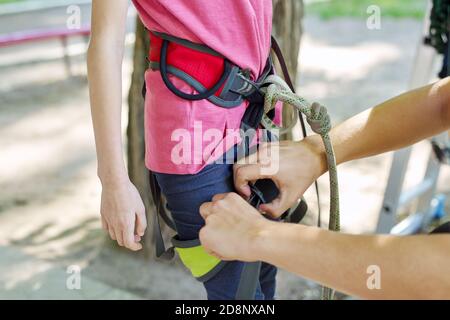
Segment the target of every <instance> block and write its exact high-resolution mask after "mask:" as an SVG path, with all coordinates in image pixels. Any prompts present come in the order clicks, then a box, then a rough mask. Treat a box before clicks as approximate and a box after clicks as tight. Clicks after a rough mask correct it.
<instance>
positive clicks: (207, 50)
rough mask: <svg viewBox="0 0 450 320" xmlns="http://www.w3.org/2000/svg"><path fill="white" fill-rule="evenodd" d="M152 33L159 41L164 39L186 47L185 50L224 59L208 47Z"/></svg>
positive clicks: (160, 33) (159, 33)
mask: <svg viewBox="0 0 450 320" xmlns="http://www.w3.org/2000/svg"><path fill="white" fill-rule="evenodd" d="M152 33H153V34H154V35H156V36H157V37H159V38H161V39H164V40H167V41H169V42H174V43H177V44H179V45H182V46H184V47H187V48H190V49H193V50H197V51H200V52H203V53H207V54H210V55H213V56H216V57H221V58H224V56H223V55H222V54H220V53H219V52H217V51H216V50H214V49H211V48H210V47H208V46H205V45H202V44H200V43H195V42H192V41H189V40H186V39H181V38H178V37H175V36H172V35H170V34H167V33H162V32H157V31H152Z"/></svg>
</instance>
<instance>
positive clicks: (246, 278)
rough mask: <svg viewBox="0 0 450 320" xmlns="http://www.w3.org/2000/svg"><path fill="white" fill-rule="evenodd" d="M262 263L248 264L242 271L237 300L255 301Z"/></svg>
mask: <svg viewBox="0 0 450 320" xmlns="http://www.w3.org/2000/svg"><path fill="white" fill-rule="evenodd" d="M260 271H261V262H260V261H257V262H247V263H245V264H244V268H243V269H242V273H241V279H240V280H239V286H238V289H237V292H236V300H255V294H256V287H257V286H258V283H259V274H260Z"/></svg>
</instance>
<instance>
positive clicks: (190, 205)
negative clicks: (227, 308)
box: [154, 164, 277, 300]
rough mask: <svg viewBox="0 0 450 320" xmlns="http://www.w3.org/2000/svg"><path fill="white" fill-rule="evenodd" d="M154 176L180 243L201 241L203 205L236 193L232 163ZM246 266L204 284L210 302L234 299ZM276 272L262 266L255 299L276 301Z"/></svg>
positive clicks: (239, 265)
mask: <svg viewBox="0 0 450 320" xmlns="http://www.w3.org/2000/svg"><path fill="white" fill-rule="evenodd" d="M154 174H155V176H156V179H157V181H158V183H159V185H160V187H161V190H162V192H163V194H164V195H165V197H166V199H167V208H168V209H169V210H170V212H171V214H172V218H173V220H174V222H175V226H176V229H177V232H178V236H179V237H180V240H192V239H197V238H198V233H199V231H200V229H201V227H202V226H203V225H204V221H203V218H202V217H201V216H200V214H199V207H200V205H201V204H202V203H204V202H207V201H211V199H212V197H213V196H214V195H215V194H218V193H225V192H232V191H234V187H233V167H232V165H230V164H211V165H209V166H207V167H205V168H204V169H203V170H202V171H200V172H199V173H197V174H194V175H174V174H162V173H154ZM243 266H244V263H243V262H240V261H231V262H229V263H228V264H227V265H226V266H225V267H224V268H223V269H222V270H221V271H220V272H219V273H218V274H217V275H215V276H214V277H213V278H212V279H210V280H208V281H206V282H204V286H205V289H206V292H207V294H208V299H210V300H233V299H234V298H235V295H236V291H237V288H238V284H239V279H240V275H241V272H242V268H243ZM276 273H277V269H276V268H275V267H274V266H272V265H269V264H266V263H262V266H261V273H260V278H259V285H258V288H257V291H256V296H255V299H257V300H272V299H274V295H275V277H276Z"/></svg>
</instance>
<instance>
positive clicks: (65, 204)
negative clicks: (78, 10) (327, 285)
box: [0, 17, 450, 299]
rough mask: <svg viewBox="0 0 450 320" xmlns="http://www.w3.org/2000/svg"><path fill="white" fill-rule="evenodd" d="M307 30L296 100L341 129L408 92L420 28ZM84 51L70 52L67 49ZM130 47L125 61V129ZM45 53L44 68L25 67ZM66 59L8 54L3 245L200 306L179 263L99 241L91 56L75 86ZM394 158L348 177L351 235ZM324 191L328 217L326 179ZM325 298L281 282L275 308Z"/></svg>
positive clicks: (369, 162)
mask: <svg viewBox="0 0 450 320" xmlns="http://www.w3.org/2000/svg"><path fill="white" fill-rule="evenodd" d="M305 31H306V33H305V36H304V38H303V41H302V48H301V55H300V57H299V59H300V68H301V69H300V75H299V77H300V78H299V80H300V82H299V92H300V93H301V94H302V95H304V96H305V97H307V98H308V99H309V100H317V101H321V102H322V103H323V104H325V105H327V106H328V107H329V109H330V113H331V116H332V119H333V121H334V122H335V123H338V122H340V121H342V120H344V119H345V118H348V117H349V116H351V115H353V114H355V113H357V112H359V111H361V110H364V109H366V108H368V107H371V106H373V105H375V104H377V103H379V102H382V101H383V100H385V99H387V98H390V97H392V96H394V95H396V94H399V93H401V92H403V91H404V90H406V89H407V84H408V79H409V75H410V72H411V68H412V65H413V58H414V53H415V49H416V46H417V44H418V42H419V37H420V33H421V23H420V22H419V21H413V20H387V19H384V20H383V24H382V29H381V30H372V31H371V30H368V29H367V28H366V27H365V21H363V20H355V19H334V20H330V21H321V20H318V19H317V18H315V17H308V18H307V19H306V21H305ZM129 40H130V42H131V41H132V38H130V39H129ZM83 48H84V44H83V43H82V42H74V43H73V45H72V47H71V50H72V52H75V53H76V52H78V51H82V50H83ZM131 48H132V47H131V46H130V45H129V46H128V50H127V56H126V60H125V63H124V79H125V82H124V86H123V92H124V111H123V115H124V117H123V119H124V120H123V125H124V129H125V124H126V94H127V89H128V86H129V75H130V72H131V68H130V67H131V60H130V57H131ZM38 53H39V54H42V55H43V56H45V57H46V58H45V59H44V60H43V61H42V59H37V58H36V59H31V60H30V59H29V57H30V56H34V57H37V56H38ZM59 55H60V48H59V46H58V43H55V42H47V43H45V44H44V45H41V46H39V47H37V46H36V45H25V46H21V47H20V51H18V50H17V48H15V49H12V48H11V49H2V50H1V51H0V79H1V81H0V150H1V156H0V190H1V192H0V247H8V248H13V249H16V250H19V251H21V252H24V253H25V254H27V255H29V256H31V257H33V258H36V259H39V260H44V261H47V262H50V263H52V264H55V265H58V266H61V267H62V268H65V267H66V266H67V265H71V264H78V265H80V266H81V267H82V268H83V275H86V276H87V277H90V278H92V279H96V280H98V281H100V282H104V283H107V284H108V285H110V286H111V287H114V288H119V289H122V290H125V291H127V292H131V293H133V294H135V295H137V296H139V297H141V298H146V299H169V298H170V299H193V298H194V299H195V298H204V293H203V290H201V285H200V284H199V283H197V282H196V281H194V280H192V279H191V278H190V277H189V276H188V275H187V272H186V271H185V270H184V269H182V268H181V267H180V265H179V263H178V262H173V263H163V262H160V261H158V262H156V261H148V260H144V259H141V258H138V257H136V256H135V255H133V254H131V253H128V252H125V251H124V250H122V249H118V248H116V247H114V245H113V244H111V242H110V241H109V240H108V239H107V238H106V237H105V235H104V234H103V232H102V231H101V229H100V222H99V219H98V211H99V200H100V186H99V182H98V180H97V178H96V159H95V148H94V144H93V134H92V129H91V121H90V110H89V102H88V89H87V81H86V78H85V75H86V71H85V65H84V63H85V60H84V59H85V57H84V55H76V56H75V57H74V58H73V66H74V72H75V74H76V75H75V76H73V77H70V78H69V77H67V75H66V74H65V70H64V67H63V64H62V61H61V59H58V58H57V57H58V56H59ZM23 57H28V59H27V62H23V60H22V58H23ZM428 152H429V147H428V144H427V143H422V144H420V145H419V146H418V147H417V148H416V150H415V152H414V154H413V161H411V162H412V169H413V170H411V171H412V174H410V175H409V176H408V181H407V185H412V184H413V183H414V182H416V181H417V180H418V179H420V178H421V176H422V174H423V165H424V163H425V161H426V156H427V155H428ZM390 160H391V154H386V155H382V156H378V157H374V158H371V159H366V160H360V161H355V162H353V163H351V164H346V165H344V166H342V167H341V170H340V173H339V177H340V182H341V190H342V193H341V199H342V210H341V212H342V225H343V229H344V230H345V231H348V232H353V233H370V232H373V231H374V228H375V226H376V221H377V213H378V211H379V209H380V205H381V201H382V196H383V192H384V188H385V184H386V179H387V176H388V170H389V165H390ZM449 181H450V176H449V170H448V168H445V169H444V171H443V173H442V175H441V181H440V184H439V189H440V191H442V192H448V191H449V188H448V182H449ZM320 186H321V190H322V192H323V195H322V202H323V203H322V208H323V210H324V212H326V211H327V208H328V207H327V181H326V179H322V180H321V181H320ZM307 198H308V199H309V202H310V206H311V208H312V210H311V213H310V214H309V215H308V218H307V220H306V222H307V223H314V218H315V213H316V210H315V205H314V197H313V196H312V194H310V193H309V194H308V196H307ZM325 218H326V217H324V221H326V219H325ZM10 267H11V269H14V265H11V266H10ZM8 290H14V286H12V287H10V288H9V289H8ZM30 290H31V289H30ZM318 296H319V290H318V286H317V285H316V284H314V283H313V282H311V281H308V280H304V279H301V278H299V277H297V276H295V275H292V274H289V273H287V272H285V271H280V272H279V277H278V298H280V299H314V298H317V297H318Z"/></svg>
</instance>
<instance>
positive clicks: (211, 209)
mask: <svg viewBox="0 0 450 320" xmlns="http://www.w3.org/2000/svg"><path fill="white" fill-rule="evenodd" d="M200 214H201V215H202V217H203V219H205V226H204V227H203V228H202V229H201V230H200V235H199V236H200V242H201V243H202V245H203V247H204V248H205V250H206V251H207V252H208V253H210V254H212V255H214V256H216V257H218V258H219V259H221V260H240V261H257V260H258V257H257V256H256V255H255V253H256V251H255V250H254V248H253V247H254V244H255V243H256V242H257V238H258V236H259V233H260V232H261V231H262V230H264V228H265V227H266V226H267V225H268V224H270V223H274V222H271V221H269V220H267V219H265V218H264V217H263V216H262V215H261V213H259V212H258V211H257V210H256V209H255V208H253V207H252V206H251V205H249V204H248V203H247V202H246V201H245V200H244V199H243V198H242V197H241V196H239V195H238V194H236V193H225V194H217V195H215V196H214V197H213V199H212V201H211V202H205V203H203V204H202V205H201V206H200Z"/></svg>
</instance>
